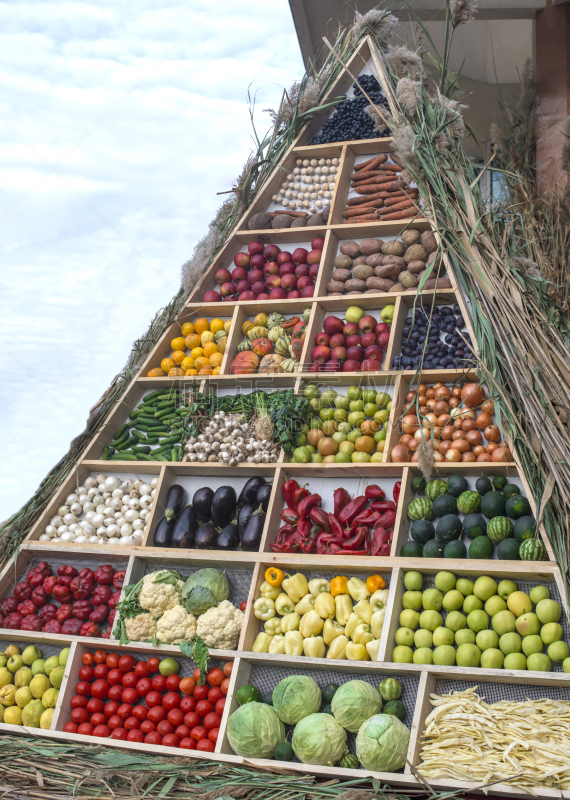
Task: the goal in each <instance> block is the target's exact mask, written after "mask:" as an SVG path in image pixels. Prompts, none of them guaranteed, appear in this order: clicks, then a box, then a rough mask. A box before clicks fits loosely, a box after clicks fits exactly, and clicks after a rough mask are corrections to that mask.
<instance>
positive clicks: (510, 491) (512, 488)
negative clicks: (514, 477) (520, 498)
mask: <svg viewBox="0 0 570 800" xmlns="http://www.w3.org/2000/svg"><path fill="white" fill-rule="evenodd" d="M520 493H521V490H520V489H519V487H518V486H517V485H516V483H507V484H506V486H505V488H504V489H503V494H504V496H505V497H506V498H507V500H508V499H509V497H514V496H515V495H517V494H520Z"/></svg>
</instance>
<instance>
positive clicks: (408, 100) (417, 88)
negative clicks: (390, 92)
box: [396, 78, 423, 114]
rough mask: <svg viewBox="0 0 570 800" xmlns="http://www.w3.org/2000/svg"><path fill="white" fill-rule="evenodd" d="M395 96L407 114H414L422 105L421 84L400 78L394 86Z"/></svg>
mask: <svg viewBox="0 0 570 800" xmlns="http://www.w3.org/2000/svg"><path fill="white" fill-rule="evenodd" d="M396 96H397V98H398V100H399V102H400V105H401V106H402V108H403V109H404V111H407V113H408V114H414V113H415V112H416V111H417V110H418V108H419V107H420V106H421V105H422V104H423V96H422V87H421V84H420V83H419V81H413V80H411V79H410V78H400V80H399V81H398V83H397V84H396Z"/></svg>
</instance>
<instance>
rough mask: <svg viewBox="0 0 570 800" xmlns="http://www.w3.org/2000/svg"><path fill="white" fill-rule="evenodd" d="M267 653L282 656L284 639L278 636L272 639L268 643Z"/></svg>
mask: <svg viewBox="0 0 570 800" xmlns="http://www.w3.org/2000/svg"><path fill="white" fill-rule="evenodd" d="M267 652H268V653H273V655H277V656H280V655H283V653H284V652H285V637H284V636H281V634H278V635H277V636H274V637H273V640H272V641H271V642H270V643H269V650H268V651H267Z"/></svg>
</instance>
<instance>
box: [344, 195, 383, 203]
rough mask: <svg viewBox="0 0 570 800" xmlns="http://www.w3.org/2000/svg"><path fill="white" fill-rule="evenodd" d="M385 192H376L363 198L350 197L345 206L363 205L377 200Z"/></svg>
mask: <svg viewBox="0 0 570 800" xmlns="http://www.w3.org/2000/svg"><path fill="white" fill-rule="evenodd" d="M384 194H385V192H376V193H375V194H369V195H366V196H365V197H351V198H349V199H348V200H347V201H346V204H347V206H361V205H362V204H363V203H368V202H369V201H370V200H379V199H380V198H381V197H382V196H383V195H384Z"/></svg>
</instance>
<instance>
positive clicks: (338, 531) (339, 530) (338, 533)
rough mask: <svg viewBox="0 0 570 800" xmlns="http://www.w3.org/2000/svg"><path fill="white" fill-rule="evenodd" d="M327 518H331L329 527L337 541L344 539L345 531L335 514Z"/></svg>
mask: <svg viewBox="0 0 570 800" xmlns="http://www.w3.org/2000/svg"><path fill="white" fill-rule="evenodd" d="M327 516H328V518H329V527H330V532H331V533H332V535H333V536H335V537H336V538H337V539H340V540H342V539H344V538H345V530H344V528H343V527H342V525H341V524H340V522H339V521H338V519H337V517H336V516H335V515H334V514H327Z"/></svg>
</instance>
